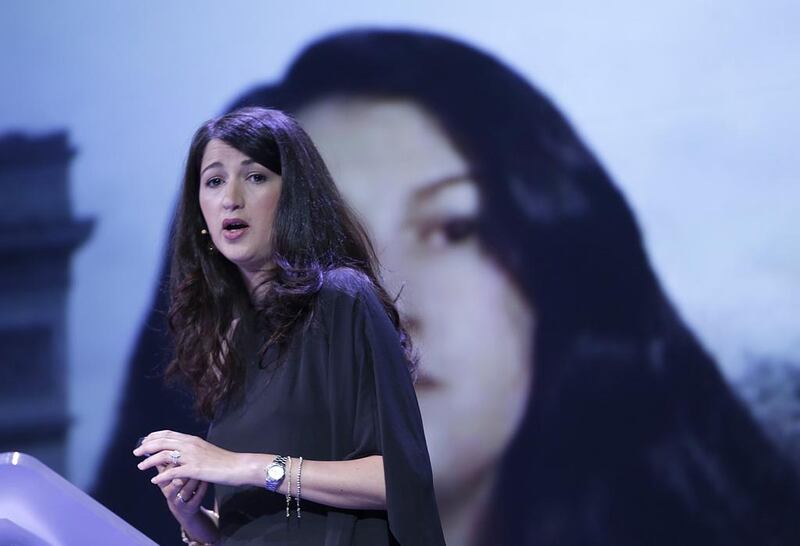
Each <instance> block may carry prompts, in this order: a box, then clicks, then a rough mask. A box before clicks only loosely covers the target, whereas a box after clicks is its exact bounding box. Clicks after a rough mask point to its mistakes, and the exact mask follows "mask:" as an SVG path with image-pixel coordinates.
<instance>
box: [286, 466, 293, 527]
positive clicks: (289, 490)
mask: <svg viewBox="0 0 800 546" xmlns="http://www.w3.org/2000/svg"><path fill="white" fill-rule="evenodd" d="M287 470H288V472H287V473H286V474H287V476H288V477H289V483H288V484H287V485H286V519H289V505H290V504H291V502H292V458H291V457H289V466H288V468H287Z"/></svg>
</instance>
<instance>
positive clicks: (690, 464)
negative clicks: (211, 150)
mask: <svg viewBox="0 0 800 546" xmlns="http://www.w3.org/2000/svg"><path fill="white" fill-rule="evenodd" d="M334 96H350V97H369V98H401V99H408V100H410V101H412V102H414V103H415V104H417V105H419V106H420V107H422V108H423V109H424V110H426V111H427V113H428V114H430V115H431V116H432V117H433V118H434V119H435V120H437V121H438V123H439V124H440V126H441V127H443V128H444V130H445V132H446V134H447V135H449V137H450V138H451V139H452V141H453V142H454V143H455V145H456V146H457V147H458V149H459V150H460V151H461V153H462V154H463V156H464V158H465V159H466V160H467V161H468V162H469V164H470V165H471V167H472V171H473V172H474V173H475V175H476V181H477V184H478V189H479V192H480V195H481V211H480V219H479V226H478V236H479V238H480V240H481V242H482V246H483V248H484V249H485V251H486V252H487V253H488V254H489V255H490V256H491V258H492V259H493V260H494V261H495V262H496V263H497V264H498V266H500V267H501V268H502V269H503V270H505V271H506V272H508V273H509V275H510V277H511V279H512V280H513V282H514V283H515V284H516V285H517V286H518V287H519V288H520V289H521V292H522V293H523V294H524V295H525V297H526V298H527V299H528V301H529V302H530V303H531V305H532V307H533V308H535V309H536V318H537V320H536V331H535V332H531V334H532V335H534V336H535V340H536V343H535V350H534V354H533V355H532V360H531V364H532V366H533V370H534V373H533V374H532V376H533V378H532V386H531V396H530V397H529V400H528V406H527V412H526V415H525V417H524V419H523V422H522V424H521V426H520V427H519V429H518V431H517V433H516V435H515V438H514V439H513V441H512V444H511V445H510V447H509V448H508V450H507V453H506V454H505V456H504V459H503V460H502V461H500V462H498V468H499V472H500V475H499V479H498V481H497V484H496V489H495V492H494V496H493V498H492V500H491V503H490V509H489V512H488V513H487V514H486V515H485V518H484V525H483V531H482V533H483V540H482V543H483V544H493V545H497V544H502V545H514V546H518V545H529V544H531V545H537V546H548V545H558V546H570V545H588V544H597V545H600V544H604V545H605V544H607V545H637V546H638V545H643V544H648V545H674V544H682V545H686V544H703V545H709V544H714V545H719V544H725V545H745V544H748V545H753V544H759V545H773V544H776V545H777V544H797V543H798V539H800V518H798V514H800V487H799V486H798V479H797V476H796V474H795V472H794V469H793V468H792V466H791V465H790V464H789V462H788V461H786V460H784V459H783V458H782V457H781V456H780V455H779V454H778V453H777V451H776V449H775V448H774V446H773V445H772V444H770V443H769V442H768V441H767V440H766V438H765V436H764V434H763V432H762V431H761V429H759V427H758V426H757V425H756V424H755V422H754V420H753V419H752V417H751V416H750V414H749V413H748V411H747V410H746V409H745V408H744V407H743V405H742V403H741V402H740V401H739V400H738V399H737V398H736V397H735V396H734V394H733V393H732V391H731V389H730V388H729V386H728V385H727V384H726V382H725V380H724V378H723V377H722V375H721V374H720V372H719V370H718V368H717V366H716V364H715V362H714V361H713V359H712V358H711V357H710V356H709V354H708V353H707V352H706V351H705V350H704V348H703V347H702V346H701V344H700V343H699V342H698V340H697V338H696V337H695V336H694V335H693V333H692V332H691V330H690V329H689V328H688V327H687V326H686V324H685V323H684V322H683V320H681V318H680V316H679V314H678V313H677V311H676V310H675V308H674V307H673V306H672V305H671V304H670V301H669V299H668V298H667V296H666V295H665V293H664V291H663V289H662V288H661V285H660V283H659V281H658V279H657V278H656V275H655V274H654V272H653V270H652V267H651V265H650V262H649V260H648V258H647V255H646V253H645V250H644V247H643V243H642V237H641V234H640V232H639V229H638V227H637V224H636V221H635V219H634V215H633V213H632V212H631V209H630V208H629V206H628V204H627V203H626V201H625V199H624V197H623V196H622V195H621V193H620V192H619V190H618V189H617V187H616V186H615V185H614V183H613V182H612V181H611V179H610V178H609V176H608V174H607V173H606V171H605V170H604V169H603V167H602V166H601V165H600V163H599V162H598V161H597V159H596V158H595V157H594V156H593V155H592V153H591V152H590V151H589V150H588V149H587V147H586V146H585V145H584V144H583V143H582V142H581V139H580V138H579V137H578V136H577V134H576V133H575V131H574V130H573V129H572V127H571V126H570V124H569V122H568V121H567V120H566V119H565V117H564V116H563V115H562V114H561V113H560V112H559V111H558V109H557V108H556V107H555V106H554V105H553V103H552V102H551V101H550V100H548V99H547V98H546V97H545V96H544V95H543V94H542V93H541V92H539V91H538V90H537V89H536V88H534V87H533V86H532V85H531V84H529V83H528V82H527V81H525V79H523V78H522V77H520V76H519V75H518V74H516V73H515V72H514V71H512V70H510V69H509V68H508V67H507V66H505V65H504V64H503V63H502V62H500V61H498V60H497V59H495V58H493V57H491V56H490V55H487V54H486V53H483V52H481V51H478V50H476V49H474V48H473V47H470V46H468V45H465V44H463V43H459V42H458V41H455V40H452V39H449V38H445V37H441V36H436V35H431V34H427V33H420V32H411V31H389V30H359V31H350V32H344V33H339V34H335V35H332V36H328V37H325V38H323V39H321V40H319V41H317V42H316V43H314V44H312V45H311V46H309V47H308V48H307V49H305V50H304V51H303V52H302V53H301V54H300V55H299V57H298V58H297V59H295V61H294V62H293V63H292V64H291V66H290V68H289V70H288V73H287V74H286V76H285V79H284V80H283V81H282V82H280V83H279V84H277V85H267V86H263V87H259V88H255V89H252V90H251V91H250V92H248V93H247V94H245V95H244V96H243V97H241V98H240V99H239V100H238V101H237V102H236V103H235V106H241V105H250V104H260V105H272V106H278V107H280V108H283V109H286V110H287V111H290V112H295V113H296V112H298V111H299V110H301V109H302V108H304V107H306V106H308V105H309V104H310V103H312V102H313V101H315V100H318V99H322V98H326V97H334Z"/></svg>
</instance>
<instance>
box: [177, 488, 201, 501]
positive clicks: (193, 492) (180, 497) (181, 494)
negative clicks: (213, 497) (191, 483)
mask: <svg viewBox="0 0 800 546" xmlns="http://www.w3.org/2000/svg"><path fill="white" fill-rule="evenodd" d="M195 493H197V491H196V490H195V491H192V497H194V494H195ZM176 496H177V497H178V500H179V501H181V502H182V503H184V504H186V503H187V502H189V501H190V500H192V497H189V498H188V499H184V498H183V491H179V492H178V494H177V495H176Z"/></svg>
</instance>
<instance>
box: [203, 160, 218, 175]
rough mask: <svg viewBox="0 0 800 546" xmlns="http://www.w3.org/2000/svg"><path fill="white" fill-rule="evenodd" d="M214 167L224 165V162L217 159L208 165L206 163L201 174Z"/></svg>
mask: <svg viewBox="0 0 800 546" xmlns="http://www.w3.org/2000/svg"><path fill="white" fill-rule="evenodd" d="M214 167H222V163H220V162H219V161H215V162H214V163H209V164H208V165H206V166H205V167H203V170H202V171H200V174H203V173H204V172H206V171H207V170H208V169H213V168H214Z"/></svg>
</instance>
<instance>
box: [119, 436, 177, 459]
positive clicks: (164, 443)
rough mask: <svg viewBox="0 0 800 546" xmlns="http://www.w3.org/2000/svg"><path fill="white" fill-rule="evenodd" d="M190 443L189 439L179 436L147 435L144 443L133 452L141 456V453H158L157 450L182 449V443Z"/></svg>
mask: <svg viewBox="0 0 800 546" xmlns="http://www.w3.org/2000/svg"><path fill="white" fill-rule="evenodd" d="M188 444H189V442H188V441H187V440H181V439H179V438H173V437H164V438H148V437H145V440H144V441H143V442H142V445H140V446H139V447H137V448H136V449H134V450H133V454H134V455H136V456H137V457H139V456H141V455H146V454H148V453H150V454H153V453H156V452H157V451H163V450H173V449H180V447H181V446H182V445H183V446H186V445H188Z"/></svg>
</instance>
